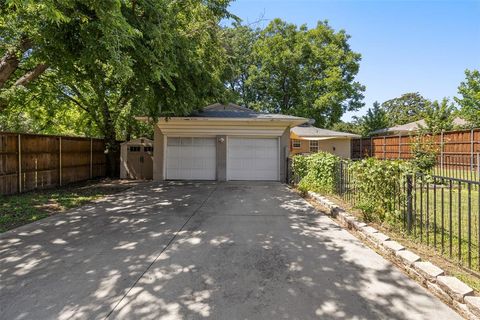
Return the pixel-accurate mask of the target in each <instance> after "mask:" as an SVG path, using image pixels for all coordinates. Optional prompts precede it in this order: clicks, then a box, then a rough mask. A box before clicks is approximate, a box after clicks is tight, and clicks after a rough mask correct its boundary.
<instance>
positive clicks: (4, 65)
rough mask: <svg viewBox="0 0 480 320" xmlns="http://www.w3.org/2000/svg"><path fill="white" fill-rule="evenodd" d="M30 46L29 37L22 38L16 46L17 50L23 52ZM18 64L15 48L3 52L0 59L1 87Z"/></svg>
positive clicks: (18, 59) (18, 58)
mask: <svg viewBox="0 0 480 320" xmlns="http://www.w3.org/2000/svg"><path fill="white" fill-rule="evenodd" d="M31 46H32V42H31V41H30V40H29V39H26V38H25V39H22V41H21V42H20V44H19V46H18V51H20V53H21V54H23V53H24V52H25V51H26V50H27V49H29V48H30V47H31ZM21 54H20V56H21ZM19 64H20V57H19V54H18V52H17V50H11V51H7V52H5V54H4V55H3V57H2V59H1V60H0V88H2V87H3V86H4V85H5V83H6V82H7V81H8V79H10V77H11V76H12V74H13V73H14V72H15V71H16V70H17V68H18V65H19Z"/></svg>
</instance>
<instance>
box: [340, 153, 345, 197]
mask: <svg viewBox="0 0 480 320" xmlns="http://www.w3.org/2000/svg"><path fill="white" fill-rule="evenodd" d="M343 180H344V177H343V161H340V195H342V196H343Z"/></svg>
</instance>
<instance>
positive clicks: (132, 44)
mask: <svg viewBox="0 0 480 320" xmlns="http://www.w3.org/2000/svg"><path fill="white" fill-rule="evenodd" d="M3 4H5V5H6V3H3ZM227 5H228V1H226V0H205V1H197V0H186V1H181V2H179V1H173V0H155V1H151V0H132V1H117V0H106V1H93V2H92V1H89V0H79V1H75V2H72V1H67V0H63V1H61V0H60V1H55V2H51V1H47V0H44V1H28V0H27V1H23V0H10V1H9V2H8V5H6V6H5V7H4V12H5V13H8V14H9V15H10V19H5V20H3V21H2V26H4V25H7V27H9V26H8V23H9V21H11V20H13V21H15V22H16V23H17V24H20V25H22V26H23V29H22V28H20V31H21V30H27V31H28V32H27V31H25V34H26V35H24V33H23V32H16V31H15V30H16V29H15V28H10V27H9V28H10V29H9V30H11V33H12V37H11V38H12V41H11V42H12V43H21V39H23V38H24V37H26V38H28V39H32V40H29V41H31V43H33V44H34V46H32V48H31V49H28V50H31V51H28V50H27V51H24V52H23V54H21V51H18V50H16V51H15V57H16V58H17V59H20V60H21V59H25V60H26V61H25V62H24V63H25V64H28V63H33V62H35V63H36V62H40V63H42V64H45V65H48V66H49V68H48V70H47V71H49V70H50V71H51V72H55V73H56V75H57V77H56V78H55V79H54V81H52V86H53V87H54V88H55V90H56V92H57V94H58V97H59V98H58V101H68V103H69V104H70V105H73V106H75V107H76V108H78V110H80V111H81V112H83V113H84V114H85V115H88V117H89V118H90V119H91V120H92V122H93V123H94V124H95V126H96V127H97V128H98V131H99V132H100V134H101V135H102V136H103V137H104V138H105V139H106V142H107V148H108V151H109V152H108V159H109V173H110V174H112V173H113V171H114V167H113V164H114V163H115V155H114V153H115V152H116V151H117V150H118V145H117V139H118V138H124V137H126V136H128V135H129V134H131V132H132V130H133V128H134V126H131V125H130V124H131V123H132V121H133V117H134V116H135V115H138V114H142V115H145V114H146V115H150V116H152V118H157V117H159V116H172V115H183V114H187V113H189V112H190V111H191V110H192V109H194V108H199V107H200V106H202V105H203V104H205V103H206V102H207V101H210V99H213V98H214V97H217V96H220V95H221V93H222V91H223V85H222V82H221V74H220V73H221V71H222V70H223V67H222V66H223V64H224V49H223V47H222V45H221V44H222V43H221V40H220V35H219V34H220V27H219V22H220V20H221V19H222V18H223V17H225V16H228V13H227V11H226V6H227ZM42 10H43V11H42ZM20 13H21V14H20ZM25 17H27V18H28V19H26V18H25ZM29 21H31V23H32V26H33V29H32V30H34V31H29V30H30V29H29V27H28V22H29ZM2 31H3V30H2ZM14 31H15V32H16V33H14ZM15 41H17V42H15ZM8 52H9V51H8V48H7V49H5V50H4V56H5V55H8V54H9V53H8ZM25 52H31V54H30V53H29V54H27V55H26V54H25ZM30 56H31V57H30ZM34 56H38V58H35V59H36V60H35V59H33V57H34ZM30 60H32V62H29V61H30ZM22 63H23V62H22V61H20V64H22ZM17 71H20V68H17V69H16V70H15V71H14V72H17ZM14 78H15V77H13V78H12V76H11V75H10V76H9V78H8V79H7V81H9V82H10V83H13V84H14V81H15V80H14ZM13 90H14V91H15V90H17V89H16V88H14V89H13ZM14 91H13V94H12V90H10V89H8V90H5V92H4V94H3V99H4V101H11V100H12V99H11V97H12V96H16V94H15V92H14ZM122 124H126V125H127V127H126V128H122V127H121V125H122ZM123 134H125V135H123Z"/></svg>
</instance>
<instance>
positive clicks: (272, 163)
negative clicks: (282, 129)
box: [227, 138, 279, 181]
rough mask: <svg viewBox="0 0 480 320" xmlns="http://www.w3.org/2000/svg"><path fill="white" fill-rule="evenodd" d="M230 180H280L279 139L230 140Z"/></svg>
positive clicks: (228, 174) (228, 146)
mask: <svg viewBox="0 0 480 320" xmlns="http://www.w3.org/2000/svg"><path fill="white" fill-rule="evenodd" d="M227 149H228V152H227V153H228V159H227V170H228V173H227V177H228V179H229V180H274V181H276V180H278V179H279V168H278V166H279V163H278V161H279V154H278V139H277V138H267V139H265V138H229V139H228V145H227Z"/></svg>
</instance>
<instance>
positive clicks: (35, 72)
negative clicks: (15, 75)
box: [15, 63, 48, 87]
mask: <svg viewBox="0 0 480 320" xmlns="http://www.w3.org/2000/svg"><path fill="white" fill-rule="evenodd" d="M47 68H48V66H47V65H46V64H44V63H40V64H38V65H37V66H36V67H35V68H33V69H32V70H30V71H28V72H27V73H25V74H24V75H23V76H22V77H20V78H19V79H18V80H17V81H15V86H24V87H25V86H27V85H28V84H29V83H30V82H32V81H34V80H35V79H37V78H38V77H39V76H40V75H41V74H42V73H44V72H45V70H47Z"/></svg>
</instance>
